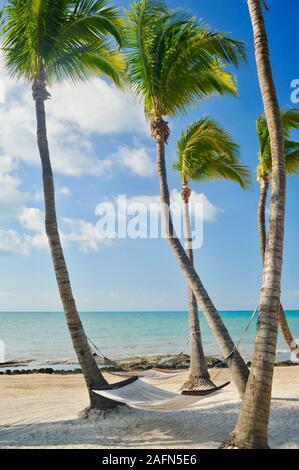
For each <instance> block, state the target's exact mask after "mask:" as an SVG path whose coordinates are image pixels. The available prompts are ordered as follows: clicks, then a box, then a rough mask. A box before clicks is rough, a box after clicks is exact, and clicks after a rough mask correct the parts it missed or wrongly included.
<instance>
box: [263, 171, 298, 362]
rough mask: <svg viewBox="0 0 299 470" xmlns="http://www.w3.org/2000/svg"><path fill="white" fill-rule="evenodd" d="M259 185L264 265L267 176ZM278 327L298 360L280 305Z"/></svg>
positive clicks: (296, 350)
mask: <svg viewBox="0 0 299 470" xmlns="http://www.w3.org/2000/svg"><path fill="white" fill-rule="evenodd" d="M259 183H260V199H259V206H258V230H259V236H260V252H261V257H262V260H263V263H264V258H265V251H266V239H267V232H266V215H265V214H266V201H267V195H268V189H269V176H268V175H267V174H263V175H262V176H261V177H260V178H259ZM278 319H279V326H280V329H281V331H282V334H283V337H284V340H285V342H286V344H287V345H288V347H289V349H290V351H291V352H293V353H294V354H295V355H296V357H297V358H299V346H298V345H297V344H296V341H295V340H294V338H293V335H292V332H291V330H290V328H289V325H288V322H287V319H286V316H285V312H284V309H283V306H282V305H281V304H280V307H279V317H278Z"/></svg>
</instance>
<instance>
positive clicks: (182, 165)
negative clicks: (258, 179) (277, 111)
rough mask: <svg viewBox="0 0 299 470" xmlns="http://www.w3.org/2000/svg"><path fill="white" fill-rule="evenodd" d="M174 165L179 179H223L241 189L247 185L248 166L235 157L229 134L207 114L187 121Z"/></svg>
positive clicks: (234, 148) (232, 142)
mask: <svg viewBox="0 0 299 470" xmlns="http://www.w3.org/2000/svg"><path fill="white" fill-rule="evenodd" d="M177 149H178V160H177V161H176V162H175V164H174V168H175V169H176V170H177V171H179V172H180V175H181V178H182V181H183V182H187V181H188V180H193V181H209V180H218V179H227V180H231V181H234V182H236V183H238V184H239V185H240V186H241V187H242V188H247V187H248V186H249V184H250V174H249V171H248V168H247V167H246V166H244V165H243V164H242V163H241V162H240V159H239V155H238V152H239V147H238V145H237V144H236V143H235V142H234V140H233V139H232V137H231V136H230V135H229V133H228V132H226V131H225V130H224V129H223V128H222V127H221V126H220V125H219V124H218V123H217V122H216V121H214V120H213V119H212V118H211V117H209V116H208V115H205V116H203V117H202V118H200V119H199V120H198V121H195V122H194V123H193V124H191V125H190V126H189V127H188V128H187V129H186V130H185V131H184V132H183V133H182V135H181V137H180V138H179V140H178V143H177Z"/></svg>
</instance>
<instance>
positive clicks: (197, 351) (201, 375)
mask: <svg viewBox="0 0 299 470" xmlns="http://www.w3.org/2000/svg"><path fill="white" fill-rule="evenodd" d="M190 194H191V191H190V189H189V188H188V184H187V183H184V185H183V191H182V199H183V211H184V228H185V240H186V247H185V251H186V254H187V256H188V258H189V260H190V263H191V264H192V265H193V266H194V255H193V248H192V230H191V221H190V212H189V197H190ZM188 307H189V330H190V349H191V355H190V373H189V377H188V380H187V381H186V382H185V383H184V385H183V386H182V389H184V390H191V389H193V388H195V387H200V388H203V387H204V388H209V389H210V388H214V387H215V384H213V382H212V381H211V380H210V375H209V371H208V368H207V364H206V359H205V356H204V350H203V345H202V338H201V331H200V323H199V315H198V306H197V301H196V297H195V295H194V294H193V291H192V288H191V287H190V286H188Z"/></svg>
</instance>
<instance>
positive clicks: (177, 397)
mask: <svg viewBox="0 0 299 470" xmlns="http://www.w3.org/2000/svg"><path fill="white" fill-rule="evenodd" d="M225 385H227V384H224V385H222V386H221V387H217V388H215V389H214V390H213V392H212V393H213V394H216V393H218V392H219V391H220V390H221V388H223V387H224V386H225ZM94 393H96V394H98V395H101V396H103V397H105V398H109V399H110V400H113V401H117V402H119V403H124V404H126V405H128V406H130V407H132V408H138V409H142V410H148V411H162V412H170V411H183V410H188V409H192V408H194V407H195V406H196V405H197V404H198V402H199V401H201V400H203V399H204V398H205V397H206V396H208V395H209V396H210V395H211V392H209V393H205V394H203V393H202V392H197V393H195V392H194V391H190V392H183V393H176V392H171V391H168V390H163V389H162V388H159V387H155V386H154V385H151V384H149V383H146V382H144V381H143V380H142V379H139V378H138V377H131V378H129V379H127V380H124V381H122V382H118V383H115V384H111V385H107V386H105V387H103V388H102V389H101V390H94Z"/></svg>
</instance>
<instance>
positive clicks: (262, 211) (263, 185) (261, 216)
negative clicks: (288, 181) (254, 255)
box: [257, 173, 269, 264]
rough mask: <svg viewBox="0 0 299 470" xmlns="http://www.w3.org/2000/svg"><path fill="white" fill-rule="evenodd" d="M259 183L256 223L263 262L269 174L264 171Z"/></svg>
mask: <svg viewBox="0 0 299 470" xmlns="http://www.w3.org/2000/svg"><path fill="white" fill-rule="evenodd" d="M259 184H260V197H259V205H258V212H257V214H258V215H257V224H258V231H259V237H260V253H261V258H262V262H263V264H264V258H265V251H266V241H267V231H266V203H267V196H268V189H269V176H268V174H267V173H264V174H263V175H262V177H260V178H259Z"/></svg>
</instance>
